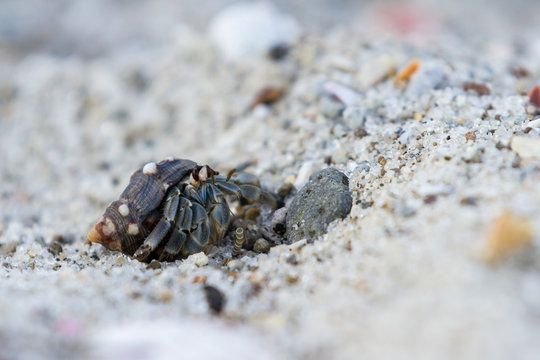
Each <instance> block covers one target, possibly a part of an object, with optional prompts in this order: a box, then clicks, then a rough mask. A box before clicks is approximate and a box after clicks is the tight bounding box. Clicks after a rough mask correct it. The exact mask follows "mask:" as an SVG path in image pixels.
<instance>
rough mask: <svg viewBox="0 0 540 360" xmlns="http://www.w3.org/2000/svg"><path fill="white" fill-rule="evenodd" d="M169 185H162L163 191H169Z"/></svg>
mask: <svg viewBox="0 0 540 360" xmlns="http://www.w3.org/2000/svg"><path fill="white" fill-rule="evenodd" d="M170 186H171V185H169V184H167V183H164V184H163V188H164V189H165V191H167V189H169V187H170Z"/></svg>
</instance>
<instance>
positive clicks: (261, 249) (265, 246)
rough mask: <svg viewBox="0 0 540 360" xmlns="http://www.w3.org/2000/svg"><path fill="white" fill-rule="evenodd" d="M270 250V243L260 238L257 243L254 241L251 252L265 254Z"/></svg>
mask: <svg viewBox="0 0 540 360" xmlns="http://www.w3.org/2000/svg"><path fill="white" fill-rule="evenodd" d="M269 250H270V243H269V242H268V241H267V240H265V239H263V238H260V239H258V240H257V241H255V245H253V251H255V252H258V253H267V252H268V251H269Z"/></svg>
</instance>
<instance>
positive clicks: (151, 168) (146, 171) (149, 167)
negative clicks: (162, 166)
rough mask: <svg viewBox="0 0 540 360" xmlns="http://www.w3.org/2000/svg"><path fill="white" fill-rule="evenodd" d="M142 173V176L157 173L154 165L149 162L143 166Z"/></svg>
mask: <svg viewBox="0 0 540 360" xmlns="http://www.w3.org/2000/svg"><path fill="white" fill-rule="evenodd" d="M142 172H143V174H144V175H152V174H155V173H157V166H156V163H154V162H150V163H148V164H146V165H144V167H143V169H142Z"/></svg>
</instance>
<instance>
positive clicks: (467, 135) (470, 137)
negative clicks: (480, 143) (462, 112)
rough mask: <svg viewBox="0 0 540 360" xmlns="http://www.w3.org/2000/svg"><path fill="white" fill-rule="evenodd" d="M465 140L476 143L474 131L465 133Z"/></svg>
mask: <svg viewBox="0 0 540 360" xmlns="http://www.w3.org/2000/svg"><path fill="white" fill-rule="evenodd" d="M465 140H466V141H467V142H468V141H472V142H475V141H476V133H475V132H474V131H469V132H467V133H465Z"/></svg>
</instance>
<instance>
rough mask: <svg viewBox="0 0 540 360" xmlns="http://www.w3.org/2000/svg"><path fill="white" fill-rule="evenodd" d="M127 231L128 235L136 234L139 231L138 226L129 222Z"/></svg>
mask: <svg viewBox="0 0 540 360" xmlns="http://www.w3.org/2000/svg"><path fill="white" fill-rule="evenodd" d="M127 232H128V234H129V235H137V234H138V233H139V226H137V224H134V223H130V224H129V225H128V229H127Z"/></svg>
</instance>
